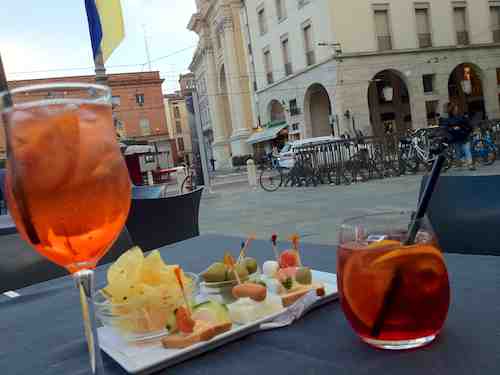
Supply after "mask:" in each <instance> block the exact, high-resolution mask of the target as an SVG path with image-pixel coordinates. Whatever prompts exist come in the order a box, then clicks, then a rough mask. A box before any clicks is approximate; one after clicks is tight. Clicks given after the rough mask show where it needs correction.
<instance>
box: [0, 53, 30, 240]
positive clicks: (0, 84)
mask: <svg viewBox="0 0 500 375" xmlns="http://www.w3.org/2000/svg"><path fill="white" fill-rule="evenodd" d="M0 93H4V95H2V102H3V103H2V108H9V107H12V105H13V102H12V96H11V95H10V93H9V85H8V84H7V76H6V75H5V70H4V68H3V62H2V56H1V55H0ZM1 112H2V121H3V123H4V128H5V138H6V143H7V155H8V157H9V159H10V164H11V165H13V166H15V165H16V161H15V156H14V153H13V149H12V145H11V143H10V142H11V139H12V138H11V137H10V134H9V133H10V127H9V122H8V118H7V114H6V113H5V111H4V110H2V111H1ZM12 177H13V179H14V181H12V193H13V195H14V197H15V198H16V201H17V208H18V210H19V216H20V217H21V221H22V222H23V224H24V228H25V230H26V235H27V236H28V238H29V239H30V242H31V243H32V244H33V245H38V244H40V237H38V234H37V232H36V229H35V226H34V225H33V222H32V221H31V214H30V212H29V209H28V207H27V205H26V195H25V193H24V187H23V183H22V179H21V178H19V176H17V173H16V170H15V167H14V168H13V170H12Z"/></svg>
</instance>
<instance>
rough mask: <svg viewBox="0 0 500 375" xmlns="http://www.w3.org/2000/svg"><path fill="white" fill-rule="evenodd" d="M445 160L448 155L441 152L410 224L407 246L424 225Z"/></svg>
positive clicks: (413, 240) (413, 241) (412, 241)
mask: <svg viewBox="0 0 500 375" xmlns="http://www.w3.org/2000/svg"><path fill="white" fill-rule="evenodd" d="M445 160H446V157H445V156H444V155H443V154H442V153H441V154H439V156H438V157H437V159H436V160H435V161H434V165H433V166H432V171H431V174H430V176H429V179H428V180H427V184H426V185H425V189H424V192H423V194H422V197H421V199H420V202H419V204H418V207H417V212H416V213H415V217H414V218H413V221H412V222H411V224H410V229H409V230H408V238H407V239H406V241H405V243H404V244H405V245H406V246H408V245H413V244H414V243H415V238H416V237H417V233H418V231H419V229H420V227H421V226H422V219H423V218H424V216H425V214H426V212H427V209H428V208H429V203H430V201H431V198H432V194H433V193H434V189H435V188H436V184H437V181H438V179H439V176H440V175H441V170H442V169H443V165H444V162H445Z"/></svg>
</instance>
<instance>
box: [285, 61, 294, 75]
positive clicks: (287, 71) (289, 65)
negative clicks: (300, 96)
mask: <svg viewBox="0 0 500 375" xmlns="http://www.w3.org/2000/svg"><path fill="white" fill-rule="evenodd" d="M291 74H293V70H292V63H286V64H285V75H286V76H289V75H291Z"/></svg>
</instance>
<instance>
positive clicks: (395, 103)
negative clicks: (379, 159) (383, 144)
mask: <svg viewBox="0 0 500 375" xmlns="http://www.w3.org/2000/svg"><path fill="white" fill-rule="evenodd" d="M368 107H369V109H370V122H371V125H372V130H373V134H374V135H375V136H379V137H380V136H384V135H390V134H395V133H403V132H405V131H406V130H407V129H409V128H411V127H412V121H411V106H410V94H409V91H408V86H407V84H406V82H405V79H404V76H403V74H402V73H401V72H399V71H397V70H392V69H391V70H383V71H381V72H379V73H377V74H376V75H375V76H374V77H373V79H372V80H371V82H370V86H369V88H368Z"/></svg>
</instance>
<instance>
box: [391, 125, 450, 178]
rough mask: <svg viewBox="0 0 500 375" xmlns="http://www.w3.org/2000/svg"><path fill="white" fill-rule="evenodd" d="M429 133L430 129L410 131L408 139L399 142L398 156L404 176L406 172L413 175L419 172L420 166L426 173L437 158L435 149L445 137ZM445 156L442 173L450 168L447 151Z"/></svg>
mask: <svg viewBox="0 0 500 375" xmlns="http://www.w3.org/2000/svg"><path fill="white" fill-rule="evenodd" d="M432 130H433V131H434V130H436V129H432ZM437 130H440V129H437ZM430 131H431V130H430V129H418V130H415V131H410V132H409V137H407V138H403V139H402V140H401V142H400V155H399V160H400V170H401V174H406V172H410V173H412V174H415V173H417V172H418V171H419V169H420V165H424V167H425V169H426V170H427V171H430V170H431V169H432V165H433V163H434V160H435V159H436V157H437V153H436V152H435V149H437V146H438V145H439V144H441V143H443V141H444V139H445V137H443V136H438V135H434V136H431V135H430V134H429V133H430ZM446 156H447V157H446V161H445V164H444V166H443V171H444V172H446V171H447V170H449V169H450V168H451V166H452V163H451V160H452V157H451V153H450V152H449V151H447V152H446Z"/></svg>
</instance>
